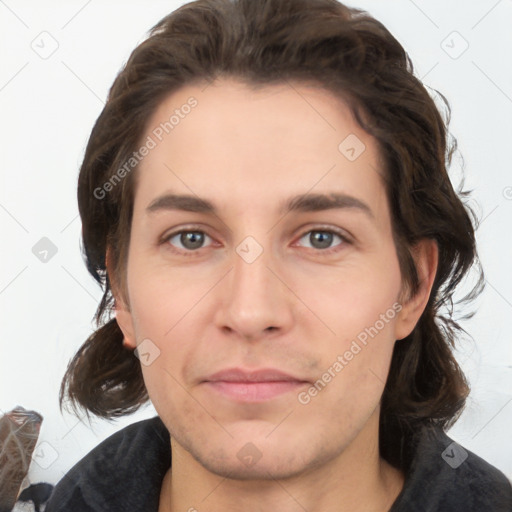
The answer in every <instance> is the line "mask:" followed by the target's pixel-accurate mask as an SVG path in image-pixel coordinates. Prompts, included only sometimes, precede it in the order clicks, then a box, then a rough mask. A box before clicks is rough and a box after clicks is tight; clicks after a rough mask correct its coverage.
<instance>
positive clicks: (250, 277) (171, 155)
mask: <svg viewBox="0 0 512 512" xmlns="http://www.w3.org/2000/svg"><path fill="white" fill-rule="evenodd" d="M190 96H193V97H194V98H195V99H196V100H197V102H198V103H197V106H195V108H194V109H192V110H191V112H190V113H189V114H188V115H186V116H184V117H183V118H180V121H179V123H178V124H176V125H175V126H174V128H173V129H172V130H169V133H168V134H166V135H165V136H164V137H162V140H161V141H158V140H157V142H158V143H157V144H156V147H154V148H152V149H151V150H150V151H149V153H148V154H147V155H146V156H145V157H144V159H143V160H142V162H141V164H140V167H139V168H138V169H137V171H136V172H137V173H138V175H137V181H138V183H137V188H136V194H135V202H134V216H133V222H132V231H131V238H130V247H129V254H128V263H127V272H126V285H127V288H126V289H127V293H128V296H124V297H123V296H121V294H120V293H118V292H117V291H116V290H115V289H114V295H115V297H116V316H117V320H118V323H119V325H120V326H121V329H122V330H123V333H124V336H125V344H126V345H127V346H130V347H132V348H135V347H136V346H137V345H138V344H140V343H141V342H143V340H151V341H150V343H151V345H150V346H151V347H152V353H153V354H156V353H157V351H156V352H155V348H154V347H157V349H158V351H159V353H158V356H157V357H155V356H151V357H149V358H148V359H149V360H150V364H143V365H142V370H143V375H144V380H145V383H146V386H147V389H148V393H149V396H150V398H151V400H152V402H153V404H154V406H155V408H156V410H157V412H158V414H159V415H160V417H161V418H162V420H163V422H164V423H165V425H166V427H167V428H168V430H169V432H170V434H171V448H172V457H173V463H172V471H171V470H169V472H168V473H167V475H166V477H165V479H164V482H163V485H162V493H161V497H160V511H161V512H163V511H172V512H177V511H184V510H194V509H195V510H198V511H199V512H203V511H221V510H222V511H231V510H233V511H234V510H241V509H242V508H243V509H244V510H246V511H268V510H280V511H285V512H288V511H290V512H291V511H303V510H304V509H305V510H308V511H309V512H314V511H322V512H326V511H327V512H329V511H331V510H332V511H334V510H336V511H338V512H339V511H349V510H350V511H352V512H358V511H365V512H368V511H385V510H388V509H389V507H390V506H391V504H392V503H393V501H394V500H395V498H396V496H397V495H398V493H399V492H400V490H401V488H402V486H403V478H404V475H402V474H401V473H400V472H399V471H397V470H396V469H394V468H392V467H391V466H389V465H388V464H387V463H385V461H383V460H382V459H381V458H380V457H379V447H378V420H379V412H380V405H379V403H380V399H381V396H382V392H383V389H384V384H385V381H386V377H387V374H388V371H389V365H390V361H391V355H392V350H393V346H394V343H395V340H397V339H402V338H404V337H405V336H407V335H408V334H409V333H410V332H411V331H412V329H413V328H414V325H415V324H416V323H417V321H418V319H419V317H420V315H421V313H422V311H423V310H424V308H425V305H426V303H427V300H428V296H429V293H430V289H431V286H432V282H433V279H434V276H435V270H436V266H437V248H436V245H435V243H434V242H432V241H426V240H425V241H422V242H421V243H420V244H419V245H418V247H417V248H416V251H415V259H416V263H417V268H418V272H419V276H420V280H421V287H420V290H419V292H418V294H417V295H416V296H415V297H412V298H411V297H407V294H406V293H405V291H403V290H402V281H401V274H400V268H399V264H398V259H397V255H396V248H395V246H394V243H393V237H392V231H391V219H390V212H389V206H388V202H387V198H386V194H385V189H384V184H383V181H382V177H381V175H380V174H379V173H381V172H382V170H381V169H382V162H381V160H380V157H379V152H378V148H377V145H376V142H375V140H374V139H373V138H372V137H371V136H370V135H368V134H367V133H366V132H364V131H363V130H362V129H361V128H360V127H359V125H357V123H356V122H355V121H354V119H353V118H352V116H351V114H350V113H349V110H348V108H347V106H346V105H345V104H344V103H342V102H341V101H340V100H339V99H337V98H336V97H334V96H333V95H332V94H331V93H329V92H327V91H325V90H323V89H320V88H315V87H311V86H307V85H305V84H291V83H290V84H289V83H284V84H280V85H277V86H275V85H273V86H266V87H264V88H263V89H261V90H258V91H254V90H251V89H250V88H248V87H247V86H245V85H243V84H241V83H239V82H237V81H234V80H228V79H222V80H218V81H216V82H215V83H212V84H210V85H208V86H206V85H205V84H201V85H188V86H186V87H184V88H182V89H180V90H179V91H177V92H175V93H173V94H171V95H170V96H169V97H168V98H166V99H165V100H164V101H163V102H162V103H161V105H160V106H159V108H158V109H157V111H155V113H154V115H153V116H152V118H151V119H150V121H149V123H148V125H147V130H146V134H145V136H144V140H146V137H147V136H153V138H154V135H152V134H153V130H154V129H155V127H158V126H159V125H160V123H162V122H165V121H166V120H168V119H169V116H170V115H171V114H172V113H173V111H174V110H175V109H176V108H178V109H179V108H180V107H181V106H182V105H184V104H185V103H186V102H187V99H188V98H189V97H190ZM351 134H352V135H355V136H357V138H358V139H359V141H361V142H362V143H363V144H364V146H365V149H364V151H363V152H362V153H361V154H360V155H359V156H358V157H357V158H356V159H355V160H353V161H351V160H350V159H349V158H347V156H346V153H344V152H343V150H342V151H340V149H339V148H338V146H339V145H340V143H341V142H342V141H343V140H344V139H345V138H346V137H347V136H349V135H351ZM353 140H354V139H352V141H353ZM358 147H360V146H358ZM171 192H172V193H175V194H190V195H192V196H194V197H196V196H198V197H201V198H206V199H208V200H209V201H211V202H212V203H213V204H214V205H215V206H216V208H217V211H216V214H211V213H200V212H199V213H198V212H187V211H181V210H175V209H174V210H171V209H168V210H155V211H152V212H148V211H147V210H146V209H147V207H148V206H149V205H150V204H151V203H152V202H153V201H154V200H155V199H156V198H157V197H159V196H161V195H163V194H166V193H171ZM332 192H338V193H341V194H346V195H349V196H352V197H355V198H357V199H358V200H359V201H361V202H364V203H365V204H366V205H367V206H368V207H369V209H370V211H371V213H365V211H364V210H363V209H361V208H356V207H345V208H336V209H323V210H320V211H308V212H296V211H293V212H290V213H288V214H285V213H282V212H280V206H281V204H282V203H283V202H284V201H286V200H287V199H288V198H290V197H291V196H295V195H298V194H305V193H318V194H322V193H323V194H330V193H332ZM187 229H188V230H189V231H192V232H197V231H200V233H197V234H196V238H195V239H193V238H192V240H191V239H190V238H186V237H180V235H176V233H177V232H179V231H180V230H187ZM326 230H327V233H325V231H326ZM333 230H334V231H339V233H340V234H341V235H342V236H343V237H345V239H344V238H340V237H339V235H337V234H333V235H332V240H331V242H330V244H329V242H328V241H327V242H325V241H324V242H322V241H321V240H322V239H321V237H322V234H323V236H324V237H329V236H330V235H329V232H332V231H333ZM318 232H321V233H320V235H319V234H318ZM202 233H204V240H203V242H202V244H201V236H202V235H201V234H202ZM315 233H316V235H315ZM170 235H173V236H171V237H170ZM249 236H250V237H252V239H253V240H249V241H247V240H246V237H249ZM319 236H320V241H319ZM189 237H190V235H189ZM192 237H193V235H192ZM197 237H199V242H198V238H197ZM324 240H325V238H324ZM328 240H330V238H328ZM322 244H323V245H322ZM237 248H238V252H237ZM240 248H242V249H244V250H245V251H246V252H245V253H244V252H243V251H240ZM260 250H262V252H261V254H259V253H258V254H259V256H258V257H257V258H255V259H254V261H252V262H250V263H249V262H248V261H247V259H246V258H244V257H242V256H241V254H242V255H245V254H249V255H255V254H256V253H257V252H258V251H260ZM107 261H109V258H108V255H107ZM397 305H398V308H397ZM393 308H394V309H393ZM397 309H399V311H398V312H397ZM390 310H392V311H394V314H393V315H391V313H390V312H389V311H390ZM381 315H385V317H386V319H387V321H382V320H381V322H380V323H377V321H378V320H379V319H382V316H381ZM391 316H392V318H389V317H391ZM382 324H384V325H383V327H382V328H380V327H381V325H382ZM370 326H377V327H378V329H377V330H378V333H377V335H374V336H373V337H372V338H369V339H368V342H367V344H366V345H363V344H361V343H358V345H359V346H360V348H361V350H360V351H358V352H357V354H355V355H353V357H352V358H350V360H347V358H345V357H344V356H343V355H344V354H345V353H346V351H347V350H350V348H351V346H352V347H354V345H351V344H352V343H353V341H354V340H357V339H358V338H357V336H358V335H360V333H361V332H363V331H364V330H365V328H369V327H370ZM270 327H271V328H270ZM145 343H146V345H145V347H147V343H148V341H146V342H145ZM354 351H357V349H354ZM338 356H342V357H343V360H344V362H345V363H346V364H343V365H342V369H341V370H338V371H335V370H333V365H334V363H335V362H336V361H340V360H339V359H338ZM233 367H238V368H244V369H247V370H254V369H261V368H277V369H280V370H281V371H284V372H286V373H289V374H291V375H293V376H295V377H298V378H300V379H301V380H303V381H307V382H306V383H304V384H303V386H301V387H300V388H297V389H295V390H293V391H291V392H288V393H284V394H282V395H279V396H276V397H274V398H272V399H269V400H264V401H260V402H258V403H248V402H244V401H241V400H234V399H232V398H228V397H226V396H224V395H221V394H219V393H216V392H215V391H214V390H212V389H211V388H210V387H209V386H208V385H207V384H205V383H204V382H203V381H204V380H205V379H206V378H207V377H208V376H209V375H211V374H212V373H214V372H217V371H219V370H222V369H226V368H233ZM329 368H331V379H330V381H329V382H328V383H327V384H326V385H325V386H324V387H323V388H322V389H321V390H320V391H318V392H317V393H316V394H315V395H314V396H311V395H308V396H309V397H310V400H309V401H308V402H307V403H301V402H300V401H299V399H298V395H299V392H303V395H302V397H304V396H305V395H304V392H306V393H307V392H308V390H310V389H311V387H312V385H313V383H315V381H317V380H318V379H321V378H322V376H323V375H325V372H326V371H327V370H328V369H329ZM337 368H339V366H337ZM326 379H327V377H324V380H326ZM303 402H304V400H303ZM247 454H249V455H252V456H253V459H252V461H251V460H250V459H244V458H243V456H244V455H247ZM248 461H250V462H248ZM255 461H256V462H255Z"/></svg>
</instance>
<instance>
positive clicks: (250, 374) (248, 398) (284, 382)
mask: <svg viewBox="0 0 512 512" xmlns="http://www.w3.org/2000/svg"><path fill="white" fill-rule="evenodd" d="M203 383H204V384H205V385H206V387H207V388H208V389H209V390H210V391H212V392H213V393H216V394H218V395H222V396H223V397H224V398H228V399H231V400H235V401H238V402H262V401H266V400H270V399H272V398H275V397H277V396H279V395H283V394H285V393H289V392H291V391H297V390H298V389H299V388H301V387H303V386H304V385H306V384H307V385H309V384H310V383H309V382H308V381H305V380H303V379H300V378H298V377H295V376H293V375H289V374H287V373H284V372H282V371H281V370H277V369H274V368H265V369H260V370H255V371H248V370H242V369H240V368H230V369H227V370H222V371H220V372H217V373H214V374H212V375H210V376H209V377H207V378H206V379H205V380H204V381H203Z"/></svg>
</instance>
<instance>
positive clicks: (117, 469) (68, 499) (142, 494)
mask: <svg viewBox="0 0 512 512" xmlns="http://www.w3.org/2000/svg"><path fill="white" fill-rule="evenodd" d="M170 464H171V448H170V438H169V432H168V431H167V429H166V428H165V426H164V424H163V422H162V420H161V419H160V418H159V417H158V416H156V417H154V418H151V419H149V420H143V421H139V422H136V423H133V424H131V425H129V426H127V427H125V428H123V429H122V430H120V431H119V432H116V433H115V434H113V435H111V436H110V437H108V438H107V439H105V440H104V441H103V442H102V443H100V444H99V445H98V446H96V447H95V448H94V449H93V450H91V451H90V452H89V453H88V454H87V455H86V456H85V457H84V458H83V459H81V460H80V461H79V462H77V464H75V466H73V467H72V468H71V469H70V470H69V471H68V473H67V474H66V475H65V476H64V477H63V478H62V479H61V480H60V481H59V483H58V484H57V486H56V487H55V489H54V491H53V494H52V497H51V498H50V501H49V502H48V504H47V507H46V512H60V511H64V510H66V511H69V510H73V511H74V512H82V511H83V512H85V511H87V512H90V511H97V510H98V511H100V510H101V511H107V510H109V511H116V510H127V509H130V510H133V511H135V510H138V508H137V503H138V502H140V503H141V505H140V506H141V507H144V504H146V505H147V504H148V503H151V502H152V501H155V500H156V502H157V503H158V498H159V491H160V485H161V481H162V479H163V476H164V475H165V472H166V471H167V469H168V468H169V466H170ZM148 500H149V501H148ZM127 506H128V508H127ZM141 510H151V508H150V507H148V508H141Z"/></svg>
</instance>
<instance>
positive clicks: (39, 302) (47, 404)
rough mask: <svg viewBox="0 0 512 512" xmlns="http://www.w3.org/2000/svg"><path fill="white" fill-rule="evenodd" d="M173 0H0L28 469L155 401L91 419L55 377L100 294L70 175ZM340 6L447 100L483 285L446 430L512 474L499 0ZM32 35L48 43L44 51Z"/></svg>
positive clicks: (38, 474)
mask: <svg viewBox="0 0 512 512" xmlns="http://www.w3.org/2000/svg"><path fill="white" fill-rule="evenodd" d="M182 3H185V2H175V1H155V0H153V1H152V2H142V1H131V2H130V1H129V2H126V1H123V2H121V1H110V2H99V1H97V0H92V1H85V0H81V1H76V0H72V1H71V0H70V1H67V2H62V3H58V2H55V1H53V2H50V1H46V2H44V3H39V2H35V1H31V2H27V1H18V2H14V0H5V1H3V0H2V1H0V38H1V45H0V52H1V54H0V62H1V65H0V108H1V117H0V130H1V132H0V140H1V143H2V151H1V153H0V158H1V160H0V162H1V163H0V173H1V177H2V182H1V187H0V226H1V233H2V250H1V252H0V254H1V265H0V268H1V274H0V311H1V323H0V329H1V332H0V340H1V341H0V344H1V358H0V414H1V413H2V412H6V411H9V410H10V409H12V408H13V407H15V406H16V405H21V406H23V407H25V408H26V409H34V410H36V411H38V412H39V413H41V414H42V415H43V416H44V422H43V426H42V429H41V433H40V438H39V445H38V447H37V448H36V451H35V454H37V453H38V454H39V459H38V460H39V464H38V463H35V462H33V463H32V465H31V469H30V473H29V480H30V482H32V483H35V482H39V481H43V480H44V481H48V482H51V483H55V482H56V481H57V480H59V479H60V478H61V477H62V475H63V474H64V473H65V472H66V471H67V470H68V469H69V468H70V467H71V465H73V464H74V463H75V462H76V461H78V460H79V459H80V458H81V457H83V456H84V455H85V454H86V453H87V452H88V451H89V450H90V449H91V448H92V447H93V446H95V445H96V444H98V442H99V441H101V440H102V439H104V438H105V437H107V436H108V435H110V434H111V433H112V432H114V431H116V430H119V429H120V428H122V427H123V426H125V425H126V424H128V423H132V422H134V421H137V420H139V419H143V418H146V417H150V416H153V415H154V414H155V412H154V409H153V408H152V406H149V407H147V408H146V409H145V410H143V411H141V412H139V413H137V414H135V415H132V416H128V417H125V418H123V419H122V420H120V421H118V422H114V423H108V422H106V421H100V420H95V421H94V422H93V424H92V428H91V426H90V425H88V424H87V423H82V422H80V421H79V419H77V418H76V417H74V416H72V415H70V414H64V415H61V413H60V412H59V409H58V389H59V385H60V381H61V378H62V376H63V374H64V371H65V368H66V365H67V363H68V361H69V360H70V358H71V357H72V356H73V354H74V353H75V352H76V350H77V349H78V347H79V346H80V345H81V344H82V342H83V341H84V340H85V339H86V338H87V337H88V335H89V334H90V333H91V332H92V330H93V327H94V326H93V323H92V318H93V315H94V312H95V310H96V307H97V304H98V302H99V300H100V298H101V292H100V289H99V287H98V286H97V285H96V283H95V282H94V280H93V279H92V277H90V276H89V274H88V273H87V271H86V268H85V265H84V263H83V261H82V259H81V254H80V247H79V238H80V229H81V227H80V219H79V217H78V210H77V203H76V183H77V175H78V168H79V165H80V163H81V159H82V157H83V153H84V148H85V144H86V142H87V139H88V136H89V133H90V130H91V128H92V126H93V123H94V121H95V120H96V118H97V116H98V115H99V113H100V111H101V109H102V107H103V104H104V101H105V99H106V96H107V91H108V88H109V87H110V85H111V84H112V81H113V80H114V78H115V75H116V74H117V72H118V71H119V69H120V68H121V66H122V65H123V64H124V63H125V61H126V60H127V58H128V56H129V54H130V52H131V51H132V50H133V48H135V46H136V45H137V44H139V43H140V42H142V40H143V39H144V38H145V37H146V33H147V31H148V30H149V29H150V28H151V27H152V26H153V25H154V24H155V23H156V22H157V21H159V20H160V18H162V17H163V16H164V15H166V14H168V13H169V12H171V11H172V10H174V9H175V8H176V7H178V6H179V5H181V4H182ZM43 5H44V7H43ZM354 6H357V7H361V8H365V9H367V10H369V12H370V13H371V14H372V15H374V16H375V17H376V18H377V19H379V20H381V21H382V22H383V23H384V24H385V25H386V26H387V27H388V28H389V29H390V31H391V32H392V33H393V34H394V35H395V36H396V37H397V39H398V40H399V41H400V42H401V43H402V44H403V45H404V47H405V48H406V50H407V51H408V53H409V54H410V55H411V57H412V59H413V63H414V64H415V69H416V73H417V75H418V76H419V77H421V78H422V79H423V81H424V83H425V84H426V85H428V86H430V87H433V88H436V89H438V90H439V91H441V92H442V93H443V94H444V95H445V96H446V97H447V98H448V100H449V102H450V104H451V106H452V110H453V121H452V124H451V132H452V133H453V134H454V135H455V136H456V137H457V139H458V141H459V147H460V150H461V153H462V155H463V156H464V160H465V175H466V186H468V187H470V188H472V189H473V190H474V193H473V197H474V199H475V201H476V202H473V205H476V206H477V209H478V212H479V215H480V218H481V219H483V221H482V224H481V227H480V229H479V231H478V243H479V250H480V255H481V259H482V262H483V266H484V269H485V271H486V279H487V287H486V290H485V292H484V293H483V295H482V296H481V298H480V300H479V301H478V302H477V306H478V313H477V315H476V316H475V317H474V319H472V320H471V321H467V322H465V323H464V324H463V325H464V326H465V328H466V329H467V330H468V332H469V333H470V334H471V336H472V338H473V339H470V338H468V339H467V340H465V341H464V342H463V343H462V344H461V346H460V349H459V350H458V352H457V358H458V360H459V361H460V363H461V365H462V366H463V369H464V370H465V371H466V372H467V376H468V378H469V380H470V383H471V386H472V392H471V395H470V398H469V400H468V403H467V407H466V410H465V412H464V413H463V415H462V417H461V419H460V420H459V422H458V423H457V424H456V425H455V427H454V428H453V429H452V430H451V431H450V432H449V435H450V436H451V437H452V438H453V439H455V440H456V441H457V442H459V443H460V444H462V445H463V446H464V447H466V448H467V449H469V450H471V451H474V452H475V453H477V454H478V455H480V456H482V457H483V458H485V459H486V460H487V461H489V462H490V463H491V464H493V465H495V466H497V467H498V468H500V469H501V470H502V471H503V472H504V473H505V474H506V475H507V476H508V477H509V478H512V442H511V437H510V432H511V428H510V427H511V423H512V403H511V402H512V350H511V343H510V331H509V329H510V322H509V320H510V317H511V315H512V273H511V272H510V262H511V261H512V258H511V256H512V237H511V233H512V225H511V224H512V223H511V221H512V200H511V199H512V188H511V187H512V171H511V158H510V146H511V144H512V58H511V54H512V31H511V30H510V27H511V26H512V1H511V0H500V1H497V0H480V1H475V2H465V3H464V4H463V3H462V2H455V1H452V2H446V1H445V0H435V1H433V0H430V1H427V0H415V1H414V2H413V1H412V0H400V1H397V0H395V1H393V2H390V1H388V2H383V1H377V0H375V1H369V0H364V1H360V2H358V3H357V4H355V5H354ZM454 31H455V32H457V33H458V34H454ZM42 32H46V33H45V34H42V35H41V33H42ZM41 41H43V42H41ZM38 45H39V48H40V49H39V52H44V51H49V49H52V45H53V46H55V47H56V51H55V52H54V53H53V54H52V55H50V56H47V55H43V56H44V57H47V58H42V57H41V56H40V55H38V53H36V51H35V48H38ZM57 45H58V47H57ZM466 45H469V46H468V48H467V49H466V50H465V51H464V52H463V53H462V50H464V48H465V46H466ZM43 46H44V49H43V48H42V47H43ZM459 54H460V55H459ZM454 57H457V58H454ZM456 167H457V168H454V183H455V184H457V183H458V176H459V174H460V173H459V172H458V164H457V166H456ZM42 237H48V238H49V239H50V240H51V241H52V242H53V244H55V246H56V248H57V253H56V254H55V255H54V256H53V257H52V258H51V259H49V261H47V262H46V263H43V262H41V261H40V260H39V259H38V258H37V257H36V256H35V255H34V254H33V252H32V248H33V246H34V245H35V244H36V243H37V242H38V241H39V240H40V239H41V238H42ZM41 443H45V444H41Z"/></svg>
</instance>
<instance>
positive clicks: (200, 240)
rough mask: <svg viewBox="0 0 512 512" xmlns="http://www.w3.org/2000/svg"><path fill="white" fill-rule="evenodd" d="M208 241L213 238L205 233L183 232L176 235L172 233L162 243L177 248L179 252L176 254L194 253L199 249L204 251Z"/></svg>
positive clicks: (197, 231) (196, 231)
mask: <svg viewBox="0 0 512 512" xmlns="http://www.w3.org/2000/svg"><path fill="white" fill-rule="evenodd" d="M206 239H210V240H211V238H210V237H209V236H208V235H207V234H206V233H204V231H199V230H188V231H187V230H183V231H178V232H176V233H171V234H170V235H168V236H166V237H165V238H164V239H163V240H162V243H168V244H169V245H171V246H172V247H177V248H178V249H179V251H176V252H180V251H185V252H193V251H197V250H198V249H202V247H203V244H204V242H205V240H206Z"/></svg>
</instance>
